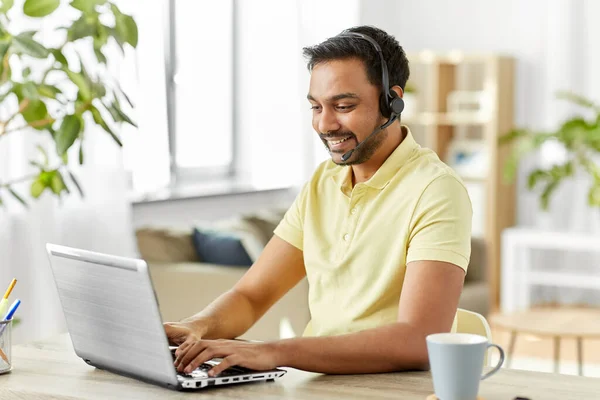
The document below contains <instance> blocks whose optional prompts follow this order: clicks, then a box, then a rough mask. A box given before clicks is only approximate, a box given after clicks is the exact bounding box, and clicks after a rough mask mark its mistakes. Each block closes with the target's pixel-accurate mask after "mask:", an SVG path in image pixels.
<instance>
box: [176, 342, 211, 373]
mask: <svg viewBox="0 0 600 400" xmlns="http://www.w3.org/2000/svg"><path fill="white" fill-rule="evenodd" d="M208 344H209V341H207V340H198V341H195V342H193V343H190V344H188V346H187V347H186V348H185V349H183V350H181V352H180V354H179V356H177V358H176V359H175V362H174V363H173V364H174V365H175V368H177V370H178V371H179V372H185V373H186V374H189V373H190V372H191V371H193V370H195V369H196V368H198V366H199V365H200V364H202V363H203V362H205V361H208V360H210V359H211V358H213V357H214V355H213V353H214V352H208V353H205V354H204V355H201V353H203V351H204V350H205V349H206V348H207V347H208ZM206 357H209V358H206ZM190 364H191V365H190Z"/></svg>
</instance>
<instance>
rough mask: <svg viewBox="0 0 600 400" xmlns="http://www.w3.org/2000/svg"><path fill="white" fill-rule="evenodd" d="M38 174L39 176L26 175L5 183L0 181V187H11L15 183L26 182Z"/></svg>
mask: <svg viewBox="0 0 600 400" xmlns="http://www.w3.org/2000/svg"><path fill="white" fill-rule="evenodd" d="M36 176H38V174H31V175H25V176H23V177H21V178H18V179H13V180H12V181H8V182H4V183H2V182H0V188H6V187H10V186H12V185H15V184H17V183H21V182H26V181H28V180H31V179H33V178H35V177H36Z"/></svg>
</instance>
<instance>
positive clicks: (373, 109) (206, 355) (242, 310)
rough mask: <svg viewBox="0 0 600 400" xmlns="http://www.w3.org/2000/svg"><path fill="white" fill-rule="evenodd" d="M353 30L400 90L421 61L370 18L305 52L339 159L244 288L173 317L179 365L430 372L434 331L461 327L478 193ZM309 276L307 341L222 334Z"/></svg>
mask: <svg viewBox="0 0 600 400" xmlns="http://www.w3.org/2000/svg"><path fill="white" fill-rule="evenodd" d="M348 32H355V33H360V34H364V35H367V36H368V37H370V38H372V39H374V40H375V41H376V43H377V44H378V45H379V46H380V47H381V49H382V54H383V57H384V59H385V62H386V64H387V68H388V69H389V86H390V87H389V88H386V89H388V90H389V91H390V92H391V91H393V92H394V93H395V94H396V95H397V97H398V98H401V97H402V95H403V88H404V86H405V85H406V81H407V79H408V76H409V70H408V61H407V59H406V56H405V54H404V51H403V49H402V47H401V46H400V45H399V44H398V43H397V41H396V40H395V39H394V38H393V37H392V36H390V35H388V34H386V33H385V32H383V31H382V30H379V29H376V28H373V27H364V26H363V27H356V28H352V29H349V30H347V31H345V33H346V35H344V34H343V35H338V36H336V37H333V38H330V39H328V40H326V41H325V42H323V43H321V44H319V45H317V46H314V47H310V48H305V49H304V54H305V56H306V57H307V58H308V67H309V70H310V71H311V80H310V88H309V92H308V101H309V102H310V104H311V108H312V111H313V120H312V123H313V128H314V129H315V130H316V131H317V133H318V134H319V136H320V138H321V140H322V141H323V143H324V144H325V146H326V148H327V149H328V151H329V152H330V154H331V161H329V160H328V161H326V162H324V163H322V164H321V165H320V166H319V167H318V168H317V170H316V171H315V173H314V175H313V177H312V179H310V181H309V182H308V183H306V185H305V186H304V187H303V189H302V191H301V193H300V194H299V195H298V197H297V198H296V200H295V202H294V204H293V205H292V206H291V208H290V209H289V210H288V211H287V213H286V215H285V217H284V219H283V220H282V222H281V223H280V225H279V226H278V227H277V228H276V230H275V235H274V236H273V238H272V239H271V241H270V242H269V243H268V244H267V246H266V247H265V249H264V251H263V253H262V255H261V256H260V257H259V259H258V260H257V261H256V263H255V264H254V265H253V266H252V267H251V268H250V269H249V271H248V272H247V273H246V274H245V275H244V277H243V278H242V279H241V280H240V281H239V282H238V283H237V284H236V285H235V287H234V288H232V289H231V290H230V291H228V292H226V293H225V294H223V295H222V296H220V297H219V298H218V299H216V300H215V301H214V302H213V303H212V304H210V305H209V306H208V307H207V308H206V309H205V310H203V311H201V312H200V313H199V314H197V315H195V316H192V317H190V318H187V319H185V320H183V321H182V322H178V323H166V324H165V330H166V332H167V335H168V337H169V340H170V341H171V342H172V343H175V344H180V346H179V349H178V350H177V352H176V356H177V357H176V360H175V366H176V367H177V368H178V370H179V371H185V372H189V371H191V370H193V369H195V368H196V367H197V366H198V365H200V364H201V363H202V362H205V361H207V360H209V359H211V358H213V357H221V358H223V361H222V362H221V364H219V365H218V366H216V367H214V368H213V369H212V370H211V375H213V376H214V375H216V374H218V373H220V372H221V371H223V370H224V369H226V368H227V367H229V366H231V365H240V366H244V367H248V368H253V369H258V370H262V369H271V368H274V367H278V366H288V367H294V368H298V369H303V370H308V371H314V372H321V373H331V374H336V373H337V374H350V373H376V372H388V371H401V370H407V369H426V368H428V356H427V348H426V341H425V337H426V336H427V335H428V334H431V333H435V332H447V331H450V330H451V329H453V321H454V318H455V314H456V309H457V305H458V300H459V296H460V293H461V290H462V285H463V281H464V276H465V272H466V269H467V264H468V261H469V257H470V235H471V216H472V209H471V203H470V200H469V197H468V194H467V191H466V189H465V187H464V185H463V184H462V183H461V181H460V179H459V178H458V177H457V176H456V175H455V174H454V173H453V171H452V170H451V169H450V168H449V167H447V166H446V165H445V164H443V163H442V162H441V161H440V160H439V158H438V157H437V155H436V154H435V153H433V152H432V151H430V150H428V149H425V148H421V147H420V146H419V145H418V144H417V143H416V142H415V140H414V139H413V137H412V135H411V133H410V131H409V130H408V128H407V127H405V126H402V125H401V124H400V122H399V119H395V118H391V117H395V116H396V115H394V113H390V110H387V109H386V105H387V103H388V102H389V99H388V98H387V96H386V93H385V92H387V91H388V90H384V88H382V85H383V82H382V81H383V80H384V78H385V74H383V75H382V63H381V61H380V60H379V56H378V53H377V51H376V47H375V45H373V44H372V43H370V42H369V41H368V40H367V39H362V38H360V37H356V36H350V37H348V35H347V33H348ZM382 95H383V103H382V102H381V101H380V99H381V97H382ZM382 104H383V105H382ZM388 108H389V107H388ZM386 122H390V124H389V125H388V126H387V127H386V128H385V129H382V130H381V131H379V132H376V133H374V134H371V133H373V132H374V131H376V130H377V128H378V127H381V126H382V125H383V124H385V123H386ZM359 144H360V146H359ZM305 276H306V277H307V279H308V283H309V288H310V289H309V305H310V312H311V322H310V323H309V325H308V326H307V327H306V330H305V332H304V335H303V337H300V338H293V339H287V340H281V341H275V342H270V343H247V342H243V341H233V340H214V339H232V338H235V337H238V336H240V335H242V334H243V333H244V332H246V331H247V330H248V329H249V328H250V327H251V326H252V325H253V324H254V323H255V322H256V321H257V320H258V319H259V318H260V317H261V316H262V315H263V314H264V313H265V312H266V311H267V310H268V309H269V308H270V307H271V306H272V305H273V304H274V303H275V302H276V301H277V300H279V299H280V298H281V297H282V296H283V295H284V294H285V293H287V292H288V291H289V290H290V289H291V288H293V287H294V286H295V285H296V284H297V283H298V282H299V281H300V280H301V279H303V278H304V277H305Z"/></svg>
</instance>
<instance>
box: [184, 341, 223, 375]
mask: <svg viewBox="0 0 600 400" xmlns="http://www.w3.org/2000/svg"><path fill="white" fill-rule="evenodd" d="M222 356H223V350H222V349H220V350H219V351H218V352H217V350H216V349H214V348H209V347H205V348H204V350H203V351H201V352H200V354H198V355H197V356H196V357H194V358H193V359H192V360H191V361H190V362H189V363H188V364H187V366H185V364H183V366H182V367H183V368H184V372H185V373H186V374H189V373H190V372H192V371H193V370H195V369H196V368H198V367H199V366H200V365H202V363H204V362H206V361H208V360H211V359H212V358H214V357H222Z"/></svg>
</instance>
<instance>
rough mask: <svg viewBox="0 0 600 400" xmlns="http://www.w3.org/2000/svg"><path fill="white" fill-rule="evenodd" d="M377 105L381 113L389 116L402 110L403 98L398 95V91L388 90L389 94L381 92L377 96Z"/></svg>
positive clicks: (398, 113)
mask: <svg viewBox="0 0 600 400" xmlns="http://www.w3.org/2000/svg"><path fill="white" fill-rule="evenodd" d="M379 107H380V108H381V114H382V115H383V116H384V117H386V118H389V117H391V116H392V114H394V115H400V113H402V110H404V100H403V99H402V97H399V96H398V93H396V92H394V91H393V90H390V91H389V94H387V93H383V94H382V95H381V96H380V97H379Z"/></svg>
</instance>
